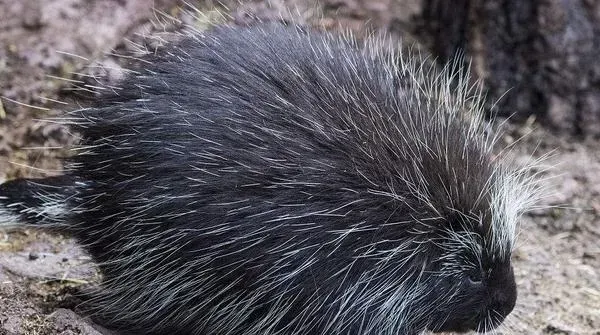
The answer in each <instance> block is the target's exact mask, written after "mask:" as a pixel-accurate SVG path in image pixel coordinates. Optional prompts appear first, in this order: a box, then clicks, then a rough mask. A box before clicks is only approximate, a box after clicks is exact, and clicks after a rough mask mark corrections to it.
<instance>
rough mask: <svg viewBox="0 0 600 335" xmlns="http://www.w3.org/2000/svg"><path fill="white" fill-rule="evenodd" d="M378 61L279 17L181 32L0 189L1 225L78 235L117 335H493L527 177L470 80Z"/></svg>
mask: <svg viewBox="0 0 600 335" xmlns="http://www.w3.org/2000/svg"><path fill="white" fill-rule="evenodd" d="M376 50H380V49H377V46H376V45H375V43H370V42H366V43H365V44H364V45H363V46H358V43H355V42H353V41H351V40H350V39H349V38H343V37H338V36H333V35H330V34H325V33H320V32H312V31H308V30H305V29H301V28H298V27H291V26H283V25H278V24H259V25H256V26H254V27H244V28H240V27H238V28H233V27H218V28H215V29H213V30H211V31H209V32H206V33H204V34H198V35H194V36H190V37H188V38H186V39H184V40H183V41H181V42H178V43H177V44H175V45H173V46H171V47H169V48H167V51H165V52H163V53H161V54H159V55H152V56H148V57H147V61H148V63H149V65H148V66H147V68H146V69H145V70H144V71H143V72H139V73H136V74H133V75H132V76H130V77H129V78H127V79H126V80H125V81H124V82H123V83H122V86H121V89H119V90H118V91H116V93H115V94H107V95H104V96H103V97H102V98H101V99H100V101H99V105H98V106H96V107H93V108H88V109H82V110H77V111H74V112H71V113H70V114H69V115H68V116H67V117H65V120H68V121H69V122H74V123H75V125H74V128H75V130H76V131H77V132H79V133H80V134H81V143H80V145H79V146H78V147H77V148H76V149H74V155H73V157H71V158H70V159H69V161H68V162H67V165H68V167H69V168H68V169H67V170H66V172H65V174H64V175H63V176H59V177H53V178H47V179H42V180H15V181H10V182H7V183H5V184H3V185H0V196H1V198H0V201H1V203H2V205H3V206H2V207H0V218H4V221H11V220H16V219H18V220H21V221H27V222H28V223H30V224H37V225H39V226H46V227H52V228H55V229H59V230H61V231H64V232H68V233H70V234H72V235H73V236H74V237H76V238H77V240H78V241H79V242H80V243H81V244H82V245H83V246H84V248H85V249H86V250H87V251H88V252H89V253H90V254H91V255H92V257H93V259H94V260H95V261H96V262H97V263H98V264H99V267H100V269H101V271H102V274H103V282H102V285H101V289H100V290H99V291H98V292H97V293H95V296H94V298H93V299H91V300H90V301H88V302H87V303H86V307H87V308H88V309H89V311H90V312H91V313H93V315H95V316H96V317H97V318H98V319H99V320H101V321H102V322H103V323H104V324H106V325H108V326H109V327H112V328H115V329H119V330H122V331H125V332H126V333H156V334H248V335H252V334H407V335H411V334H419V333H421V332H423V331H425V330H432V331H467V330H470V329H475V330H479V331H486V330H489V329H493V328H495V327H496V326H498V325H499V324H500V322H501V321H502V320H503V319H504V318H505V316H506V315H507V314H508V313H510V312H511V310H512V308H513V306H514V303H515V299H516V286H515V281H514V278H513V271H512V267H511V263H510V257H511V251H512V249H513V245H514V242H515V233H516V227H517V223H518V220H519V217H520V215H521V213H522V212H523V210H525V209H526V208H527V206H528V205H529V204H530V202H531V199H532V196H531V188H532V187H531V185H530V182H529V179H528V178H527V177H526V176H525V175H524V174H523V172H522V171H520V170H514V169H511V168H510V167H508V166H505V164H503V162H502V161H499V158H498V157H496V156H494V155H493V154H492V145H493V136H491V135H489V133H487V132H485V131H484V129H483V128H484V126H483V123H482V120H481V117H482V115H481V113H482V112H481V104H480V101H479V97H478V96H477V95H476V94H475V95H474V96H470V95H469V94H470V93H469V92H470V91H469V89H468V84H467V83H466V79H465V78H463V77H460V76H458V77H456V76H454V75H455V74H454V73H453V72H452V71H451V70H450V69H446V70H444V71H442V72H441V73H437V74H436V73H434V72H433V71H432V72H429V68H426V67H422V65H421V64H420V63H419V62H418V61H417V60H411V59H410V58H406V57H405V58H400V57H399V56H397V55H393V54H386V53H384V52H381V51H376ZM453 81H454V83H455V84H456V85H457V86H456V89H452V87H454V86H453V85H452V82H453Z"/></svg>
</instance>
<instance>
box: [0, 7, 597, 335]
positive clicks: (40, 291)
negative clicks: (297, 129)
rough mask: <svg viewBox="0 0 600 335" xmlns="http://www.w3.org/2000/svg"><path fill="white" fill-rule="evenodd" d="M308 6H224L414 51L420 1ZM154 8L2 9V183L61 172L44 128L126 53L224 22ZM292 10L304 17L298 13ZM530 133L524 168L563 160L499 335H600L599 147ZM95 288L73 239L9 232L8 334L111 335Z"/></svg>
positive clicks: (515, 131)
mask: <svg viewBox="0 0 600 335" xmlns="http://www.w3.org/2000/svg"><path fill="white" fill-rule="evenodd" d="M311 3H312V1H309V0H288V1H285V0H279V1H270V5H269V4H267V3H266V2H265V1H248V2H246V3H245V4H243V5H239V4H237V1H235V0H231V1H229V2H228V3H227V6H228V8H229V10H230V13H231V17H230V18H229V19H230V20H234V21H235V22H236V23H244V22H246V21H248V20H251V17H252V16H258V17H260V18H263V19H269V18H273V17H280V16H283V18H284V19H291V18H294V20H295V21H302V22H305V23H308V24H311V25H315V26H318V27H320V28H325V29H336V28H339V27H343V28H350V29H352V30H353V31H355V32H357V33H359V35H360V34H361V33H362V32H365V31H366V29H365V28H366V27H369V28H370V29H375V30H376V31H385V32H387V33H388V34H390V35H391V36H393V37H395V38H402V39H403V40H404V41H409V42H410V43H412V42H413V41H414V40H415V39H414V38H413V37H412V36H411V35H410V34H407V33H406V32H405V25H406V22H407V21H409V20H410V18H411V16H412V15H415V14H416V13H418V11H419V8H418V3H420V2H419V1H412V2H411V1H396V2H394V1H390V0H370V1H368V2H367V1H365V2H363V1H358V0H354V1H352V0H324V1H321V3H322V5H321V6H317V5H312V4H311ZM400 3H402V4H404V5H401V4H400ZM151 4H152V1H146V0H130V1H129V0H128V1H116V0H98V1H94V2H90V1H85V0H54V1H35V0H21V1H13V0H0V16H1V19H0V96H1V97H2V98H1V100H0V180H2V179H12V178H15V177H22V176H26V177H32V176H47V175H51V174H56V173H59V172H60V169H61V164H60V162H59V160H58V159H57V158H59V157H61V156H62V155H64V153H65V151H64V149H63V148H65V147H68V146H69V145H70V144H72V142H73V136H72V135H71V134H70V133H69V131H68V129H67V128H65V127H63V126H59V125H57V124H55V123H52V122H44V121H39V120H40V119H41V118H47V117H48V116H52V115H58V114H60V112H61V111H64V110H69V109H73V108H77V106H79V104H85V99H84V98H85V97H86V96H89V95H90V94H93V92H94V90H95V89H96V88H95V86H98V85H97V83H96V80H99V78H102V81H103V83H105V84H106V83H108V84H110V83H111V82H114V81H116V80H118V79H119V78H120V76H121V75H122V70H121V64H123V63H124V62H125V61H127V58H123V57H118V56H115V55H114V54H115V53H117V54H135V53H136V52H138V51H139V49H140V48H141V49H145V48H152V47H153V44H152V43H153V41H154V42H156V41H159V42H160V41H161V39H162V38H166V37H168V36H171V35H169V34H168V32H170V31H175V30H178V29H180V28H181V26H182V24H184V23H185V24H192V25H196V26H198V25H202V24H204V23H205V20H213V19H215V18H218V17H219V15H218V14H217V13H218V12H217V11H214V10H213V6H212V5H213V4H212V3H211V1H204V2H202V3H194V4H195V5H197V6H198V8H199V9H200V11H201V13H204V14H205V15H204V16H201V17H192V16H190V15H188V14H186V13H185V12H183V11H181V10H180V7H178V5H180V3H179V2H178V1H177V0H162V1H154V5H155V6H156V8H157V9H159V10H160V11H161V12H162V13H164V14H168V15H171V16H172V18H169V17H168V16H167V15H159V14H156V12H154V11H153V8H152V7H151ZM290 6H298V8H299V10H298V12H295V11H292V12H291V13H290V12H289V11H288V8H290ZM280 13H283V14H282V15H281V14H280ZM298 13H299V15H298ZM250 14H252V15H250ZM175 18H176V19H175ZM367 20H369V21H368V23H365V22H367ZM61 78H62V79H61ZM17 102H18V103H17ZM32 106H35V107H32ZM530 121H532V122H529V123H527V124H526V125H510V126H509V128H510V129H509V131H508V134H510V135H506V136H505V137H504V141H505V143H506V144H510V143H513V142H514V141H515V139H517V138H520V137H521V136H522V135H524V134H525V133H528V135H527V136H526V137H525V138H524V139H522V140H520V141H517V143H516V146H515V157H516V160H517V162H519V161H521V162H523V161H526V160H529V159H532V157H536V156H539V155H542V154H543V153H546V152H549V151H553V152H554V154H553V156H552V157H551V158H550V159H548V160H547V161H546V164H548V165H549V166H552V167H553V168H552V169H551V170H550V172H549V173H546V174H545V176H546V177H548V179H547V183H548V185H549V190H548V196H547V197H546V198H545V199H544V200H543V205H545V206H546V207H545V208H544V209H539V210H536V211H534V213H532V214H531V215H529V216H527V217H526V218H525V219H524V221H523V228H522V233H521V238H520V244H519V247H518V249H517V251H516V253H515V270H516V276H517V281H518V287H519V291H520V297H519V302H518V305H517V308H516V309H515V312H513V313H512V314H511V316H510V317H509V319H507V321H506V323H505V326H504V328H503V329H502V330H501V332H502V333H503V334H590V335H591V334H595V335H600V270H599V269H600V243H599V242H598V240H599V239H600V142H598V141H593V140H586V141H584V140H577V139H573V138H569V137H565V136H557V135H555V134H553V132H552V131H551V130H548V129H543V128H541V127H539V126H538V125H537V124H536V123H535V122H534V120H530ZM97 280H98V274H97V272H96V269H95V267H94V265H93V264H92V263H91V262H90V260H89V257H87V256H86V255H85V253H83V252H82V250H81V249H80V248H78V247H77V246H76V244H75V242H74V241H72V240H70V239H69V238H67V237H64V236H59V235H51V234H46V233H42V232H37V231H33V230H16V231H10V232H8V231H2V230H0V334H109V333H110V332H108V331H107V330H105V329H102V328H101V327H99V326H97V325H95V324H94V323H93V322H90V321H89V320H88V319H86V318H84V317H81V316H80V315H79V314H77V308H76V306H77V303H78V300H77V299H76V298H75V297H74V295H73V292H77V291H78V290H82V289H85V287H86V286H89V285H94V284H95V283H97Z"/></svg>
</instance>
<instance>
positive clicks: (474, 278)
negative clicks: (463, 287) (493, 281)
mask: <svg viewBox="0 0 600 335" xmlns="http://www.w3.org/2000/svg"><path fill="white" fill-rule="evenodd" d="M482 280H483V279H482V275H481V273H480V272H479V271H470V272H469V273H467V282H468V284H469V285H472V286H480V285H483V281H482Z"/></svg>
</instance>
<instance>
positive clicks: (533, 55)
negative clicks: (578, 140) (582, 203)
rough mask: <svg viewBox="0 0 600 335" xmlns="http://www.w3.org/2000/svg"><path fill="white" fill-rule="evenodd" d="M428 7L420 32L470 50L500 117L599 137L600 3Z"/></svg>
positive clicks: (438, 1)
mask: <svg viewBox="0 0 600 335" xmlns="http://www.w3.org/2000/svg"><path fill="white" fill-rule="evenodd" d="M424 1H425V5H424V8H423V12H422V17H421V29H420V30H419V33H424V36H425V37H428V38H429V39H430V40H431V45H430V47H431V49H432V51H433V52H434V54H436V56H438V57H439V58H440V60H441V61H446V60H448V59H450V58H451V57H453V56H454V55H455V54H456V53H457V52H458V51H464V52H466V54H467V56H468V57H469V58H470V59H472V62H473V64H472V65H473V67H472V71H473V72H474V74H475V75H476V77H478V78H480V79H482V80H483V81H484V83H485V87H486V88H487V89H488V90H489V91H488V97H489V100H490V101H491V102H495V101H496V100H497V99H499V98H500V97H502V98H501V99H500V100H499V101H498V104H497V108H498V113H499V114H500V115H505V116H507V115H515V117H516V118H525V117H528V116H529V115H537V116H540V117H541V119H542V120H544V121H546V122H547V123H549V124H550V125H552V126H555V127H557V128H559V129H562V130H567V131H569V132H572V133H576V134H585V135H593V136H600V1H598V0H544V1H521V0H458V1H447V0H424Z"/></svg>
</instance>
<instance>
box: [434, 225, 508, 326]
mask: <svg viewBox="0 0 600 335" xmlns="http://www.w3.org/2000/svg"><path fill="white" fill-rule="evenodd" d="M462 234H466V232H462ZM449 237H450V236H449ZM452 238H454V237H452ZM447 261H450V262H451V264H450V263H446V264H445V262H447ZM432 267H433V269H432V271H431V273H432V277H433V278H432V282H433V283H434V286H435V288H434V289H433V290H432V291H431V296H432V297H431V299H435V300H437V301H439V305H438V306H437V307H436V308H435V312H434V313H433V315H432V317H431V319H430V321H429V322H430V324H433V325H436V326H434V327H431V328H432V330H434V331H440V332H441V331H456V332H466V331H469V330H476V331H479V332H486V331H490V330H492V329H494V328H496V327H497V326H499V325H500V323H501V322H502V321H503V320H504V319H505V317H506V316H507V315H508V314H509V313H510V312H511V311H512V309H513V307H514V306H515V302H516V298H517V289H516V283H515V279H514V274H513V269H512V265H511V262H510V260H497V259H494V258H493V257H489V256H488V255H486V254H485V252H484V254H483V255H481V257H480V256H479V255H476V254H474V253H473V250H467V249H465V250H462V252H450V253H444V252H443V251H442V253H441V254H440V257H439V259H438V260H434V261H433V263H432ZM455 267H462V268H460V269H456V268H455Z"/></svg>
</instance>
